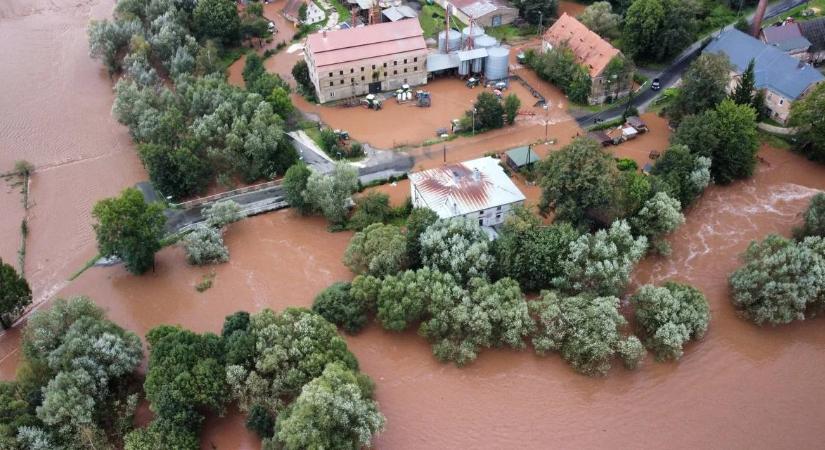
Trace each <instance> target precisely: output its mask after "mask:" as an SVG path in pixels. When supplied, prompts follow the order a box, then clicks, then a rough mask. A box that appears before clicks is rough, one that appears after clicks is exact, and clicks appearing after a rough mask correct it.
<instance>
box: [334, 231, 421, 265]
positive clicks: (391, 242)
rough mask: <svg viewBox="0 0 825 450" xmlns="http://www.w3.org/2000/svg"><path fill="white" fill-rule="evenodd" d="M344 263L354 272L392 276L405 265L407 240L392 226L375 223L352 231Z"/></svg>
mask: <svg viewBox="0 0 825 450" xmlns="http://www.w3.org/2000/svg"><path fill="white" fill-rule="evenodd" d="M344 264H345V265H346V266H347V267H349V268H350V270H352V271H353V272H354V273H356V274H369V275H373V276H377V277H382V276H386V275H393V274H396V273H398V272H400V271H402V270H404V269H405V268H406V267H407V246H406V239H405V238H404V235H403V234H402V233H401V229H399V228H398V227H396V226H395V225H384V224H380V223H374V224H372V225H370V226H368V227H367V228H365V229H364V231H360V232H358V233H355V235H354V236H353V237H352V239H350V243H349V246H347V250H346V251H345V252H344Z"/></svg>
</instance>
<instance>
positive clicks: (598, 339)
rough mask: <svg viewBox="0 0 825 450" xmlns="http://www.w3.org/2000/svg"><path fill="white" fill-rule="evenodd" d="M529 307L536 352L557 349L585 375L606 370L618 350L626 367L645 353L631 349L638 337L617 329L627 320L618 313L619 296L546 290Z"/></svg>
mask: <svg viewBox="0 0 825 450" xmlns="http://www.w3.org/2000/svg"><path fill="white" fill-rule="evenodd" d="M529 307H530V312H531V313H532V314H533V315H534V317H535V318H536V326H537V331H536V333H535V334H534V335H533V347H534V348H535V350H536V353H538V354H539V355H544V354H545V353H547V352H548V351H558V352H560V353H561V356H562V358H564V359H565V360H566V361H567V362H568V363H570V365H572V366H573V368H574V369H576V370H577V371H579V372H581V373H583V374H586V375H605V374H607V372H608V371H609V370H610V361H611V360H612V359H613V357H614V356H615V355H616V354H617V353H618V352H619V351H620V350H621V352H620V353H619V354H620V356H622V357H624V359H625V365H626V366H629V367H636V366H637V365H638V362H639V361H640V360H641V359H642V358H643V357H644V353H640V352H638V351H632V350H634V349H633V347H634V345H633V344H634V343H635V342H634V340H636V339H637V338H636V337H635V336H632V335H631V336H628V337H623V336H622V335H621V333H620V329H621V328H623V327H624V326H625V325H626V324H627V321H626V320H625V318H624V317H622V315H621V314H619V309H618V308H619V299H618V298H615V297H596V298H591V297H587V296H584V295H579V296H575V297H559V296H558V295H557V294H556V293H554V292H552V291H545V292H544V293H543V294H542V297H541V299H540V300H536V301H532V302H530V303H529ZM627 341H630V342H629V343H627ZM636 342H637V341H636ZM628 344H629V345H628Z"/></svg>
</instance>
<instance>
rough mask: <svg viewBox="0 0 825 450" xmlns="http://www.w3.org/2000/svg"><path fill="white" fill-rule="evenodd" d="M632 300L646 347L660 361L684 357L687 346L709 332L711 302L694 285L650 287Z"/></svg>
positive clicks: (643, 287)
mask: <svg viewBox="0 0 825 450" xmlns="http://www.w3.org/2000/svg"><path fill="white" fill-rule="evenodd" d="M630 300H631V302H632V303H633V306H634V307H635V308H636V322H637V323H638V324H639V326H641V328H642V329H643V330H644V335H645V336H644V337H645V344H646V345H647V347H648V348H649V349H650V350H652V351H653V352H654V353H655V354H656V358H657V359H659V360H667V359H679V358H681V357H682V354H683V350H682V348H683V346H684V345H685V343H687V342H688V341H689V340H691V339H697V340H698V339H701V338H702V337H703V336H704V335H705V332H706V331H707V329H708V322H709V321H710V307H709V306H708V301H707V299H706V298H705V296H704V295H703V294H702V292H701V291H699V290H698V289H696V288H694V287H692V286H688V285H685V284H679V283H674V282H667V283H665V284H664V285H663V286H662V287H656V286H653V285H649V284H648V285H645V286H642V287H641V288H640V289H639V291H638V292H636V294H634V295H633V297H631V299H630Z"/></svg>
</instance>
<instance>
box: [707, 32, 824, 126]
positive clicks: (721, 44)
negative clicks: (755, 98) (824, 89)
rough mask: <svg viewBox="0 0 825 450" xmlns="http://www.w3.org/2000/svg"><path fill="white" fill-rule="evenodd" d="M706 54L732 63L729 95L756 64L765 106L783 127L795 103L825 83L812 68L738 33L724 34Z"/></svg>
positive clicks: (755, 72) (714, 41)
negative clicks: (716, 55)
mask: <svg viewBox="0 0 825 450" xmlns="http://www.w3.org/2000/svg"><path fill="white" fill-rule="evenodd" d="M704 51H705V52H706V53H717V54H723V55H725V56H727V57H728V59H729V60H730V62H731V64H732V66H733V70H732V71H731V74H730V75H731V81H730V84H729V86H728V90H729V91H732V90H733V89H734V88H735V87H736V86H737V85H738V84H739V81H740V80H741V78H742V74H743V73H744V72H745V70H747V68H748V64H749V63H750V61H751V60H753V61H754V75H755V78H756V83H755V86H756V89H757V90H764V91H765V106H766V107H767V108H768V109H769V110H770V115H771V118H772V119H774V120H776V121H778V122H782V123H785V122H787V120H788V116H789V115H790V112H791V105H792V104H793V102H795V101H796V100H799V99H800V98H802V97H803V96H805V94H807V93H808V92H809V91H810V89H811V88H812V87H813V86H814V85H816V84H817V83H821V82H822V81H825V77H823V76H822V74H821V73H819V71H818V70H816V69H814V68H813V67H812V66H811V65H810V64H807V63H805V62H803V61H800V60H798V59H796V58H794V57H792V56H790V55H788V54H786V53H785V52H783V51H782V50H780V49H779V48H777V47H774V46H773V45H769V44H766V43H764V42H762V41H760V40H759V39H756V38H754V37H752V36H750V35H747V34H745V33H743V32H741V31H739V30H737V29H730V30H726V31H723V32H722V33H721V34H720V35H719V36H718V37H716V38H715V39H713V40H712V41H711V43H710V44H708V46H707V47H705V50H704Z"/></svg>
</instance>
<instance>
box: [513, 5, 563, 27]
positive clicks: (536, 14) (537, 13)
mask: <svg viewBox="0 0 825 450" xmlns="http://www.w3.org/2000/svg"><path fill="white" fill-rule="evenodd" d="M513 6H515V7H516V8H518V10H519V16H521V17H522V18H523V19H524V20H526V21H527V22H529V23H531V24H533V25H541V26H547V24H549V23H550V21H551V20H552V18H553V17H556V11H557V10H558V7H559V2H558V0H516V1H515V2H513ZM540 20H541V22H542V23H539V21H540Z"/></svg>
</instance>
